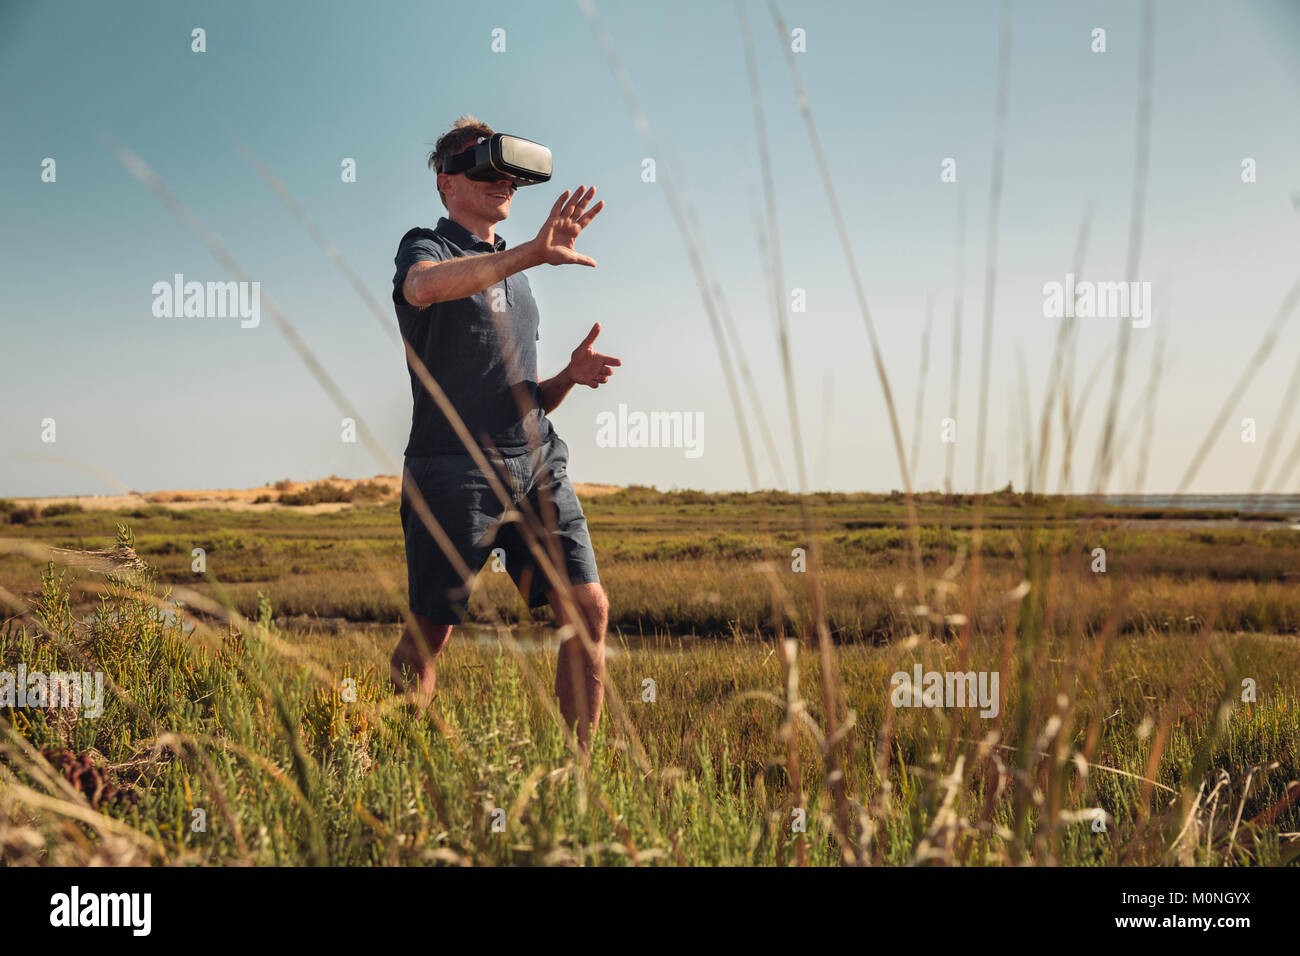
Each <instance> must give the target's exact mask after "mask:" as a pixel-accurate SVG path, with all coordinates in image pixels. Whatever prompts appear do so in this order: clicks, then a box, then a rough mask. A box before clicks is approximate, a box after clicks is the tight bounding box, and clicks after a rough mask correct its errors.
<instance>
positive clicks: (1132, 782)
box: [0, 488, 1300, 865]
mask: <svg viewBox="0 0 1300 956" xmlns="http://www.w3.org/2000/svg"><path fill="white" fill-rule="evenodd" d="M584 508H585V510H586V512H587V514H588V518H589V521H590V525H591V531H592V537H593V539H594V542H595V545H596V550H597V555H598V558H599V560H600V565H601V574H602V579H603V581H604V583H605V586H606V589H607V591H608V593H609V597H610V603H611V616H610V620H611V633H610V636H609V641H608V643H609V647H610V658H609V668H610V671H609V684H610V686H611V694H610V696H611V697H612V698H613V699H612V700H611V701H610V703H609V705H608V706H607V711H606V715H605V718H604V719H603V721H602V725H601V732H600V734H599V737H598V740H597V742H596V745H595V746H594V748H593V755H592V758H591V761H590V765H584V764H583V763H582V762H581V761H579V760H577V759H575V754H574V751H573V749H572V746H571V743H570V741H569V740H568V739H567V738H566V735H565V733H564V732H563V730H562V729H561V727H560V726H559V723H558V720H557V716H556V712H555V706H554V698H553V695H552V694H551V689H550V688H551V682H552V680H553V676H554V662H555V638H554V634H553V632H552V630H551V625H552V623H553V622H552V621H551V620H550V616H549V611H545V612H540V613H539V612H533V614H531V615H530V613H529V612H528V610H527V609H526V608H524V607H523V605H522V602H521V601H520V599H519V597H518V595H517V594H516V593H515V592H514V590H513V588H512V587H511V585H510V582H509V580H508V577H507V576H506V575H504V574H494V573H492V572H491V571H490V570H487V569H485V570H484V572H483V573H482V574H481V575H480V579H479V584H478V587H477V588H476V591H475V596H474V603H473V611H474V615H473V616H474V620H475V622H476V623H475V626H474V627H473V628H469V629H466V630H464V631H462V632H458V633H457V635H456V636H454V637H453V640H452V644H451V646H450V648H449V650H448V651H447V652H446V653H445V654H444V655H443V657H442V659H441V661H440V672H439V680H440V683H439V692H438V695H437V697H436V698H435V702H434V705H433V707H432V708H431V710H430V711H429V712H428V713H426V714H423V715H420V714H416V713H414V712H413V711H412V710H411V709H410V707H409V705H406V704H403V703H402V702H400V701H398V700H397V699H396V698H394V697H393V695H392V693H391V685H390V684H389V683H388V678H387V657H388V653H389V652H390V650H391V647H392V645H393V643H394V641H395V640H396V637H397V634H398V632H399V630H400V626H401V625H400V620H401V615H402V613H403V603H404V598H405V581H406V578H405V563H404V560H403V552H402V539H401V530H400V527H399V524H398V518H397V507H396V505H395V504H393V503H374V504H357V505H352V506H349V507H345V508H343V509H342V510H338V511H334V512H330V513H312V514H303V513H300V512H298V511H296V510H295V509H294V508H275V509H271V510H264V511H241V512H227V511H216V510H202V509H194V510H183V509H177V508H166V507H161V506H149V507H144V508H141V509H135V510H131V511H65V512H64V513H61V514H60V513H58V511H59V509H57V508H56V509H52V510H53V511H54V513H48V512H47V513H46V514H38V515H34V516H33V515H28V516H25V517H24V519H23V523H21V524H11V525H10V526H9V527H8V528H7V529H0V530H4V531H6V534H5V535H4V537H5V538H6V543H7V545H8V546H7V547H6V548H4V549H0V585H3V588H4V589H5V594H4V595H0V596H3V597H4V598H5V600H6V602H7V603H8V604H10V605H13V607H11V608H10V610H9V611H8V612H7V614H8V619H7V621H6V622H5V623H4V625H3V626H2V627H0V669H5V670H11V671H12V670H15V669H16V668H17V667H18V666H19V665H20V664H22V665H24V666H25V667H26V669H27V670H28V671H29V672H35V671H40V672H46V673H48V672H53V671H68V670H83V671H86V670H102V671H103V672H104V674H105V685H106V690H105V696H104V702H105V705H104V712H103V714H102V716H99V717H96V718H93V719H91V718H88V717H85V716H80V715H78V714H77V713H76V712H74V711H68V710H58V709H54V708H42V707H40V706H31V705H30V704H29V706H26V707H21V706H10V707H5V706H2V705H0V727H2V728H3V734H4V736H3V739H2V740H0V807H2V808H3V812H2V813H0V855H2V856H3V859H5V860H6V861H9V862H23V863H42V864H58V863H62V864H81V863H85V862H90V861H99V862H109V863H125V862H141V863H203V864H231V863H258V864H272V863H280V864H298V863H302V864H306V863H312V862H329V863H335V864H429V863H447V864H457V863H470V864H517V863H529V864H628V863H635V862H640V863H667V864H800V863H808V864H814V865H816V864H839V863H843V862H865V863H878V864H892V865H901V864H906V863H918V862H919V863H939V864H965V865H989V864H1012V863H1037V864H1067V865H1098V864H1118V863H1126V864H1155V863H1183V864H1199V865H1248V864H1267V865H1271V864H1278V863H1285V862H1290V861H1293V860H1295V859H1296V858H1297V856H1298V855H1300V851H1298V848H1300V806H1298V801H1300V784H1298V783H1296V781H1297V779H1298V778H1300V676H1298V675H1300V587H1297V580H1298V572H1300V531H1296V530H1294V529H1293V528H1291V527H1289V526H1288V524H1287V523H1286V522H1281V521H1276V520H1268V519H1267V518H1266V517H1265V516H1249V517H1250V518H1251V520H1243V516H1240V515H1232V514H1221V513H1201V514H1197V513H1189V512H1181V511H1178V512H1174V511H1171V512H1167V513H1160V512H1154V511H1142V510H1135V509H1124V508H1116V507H1108V506H1103V505H1097V504H1094V503H1091V502H1088V501H1084V500H1073V499H1072V500H1068V501H1067V500H1063V499H1055V498H1042V497H1040V498H1030V497H1027V496H1021V495H1014V494H1010V493H1006V494H1002V495H996V496H992V497H990V498H986V500H985V503H984V507H983V508H982V510H981V511H980V512H979V513H978V515H977V513H976V511H975V510H974V509H973V507H972V503H971V502H970V501H969V500H968V499H965V498H960V497H959V498H957V499H955V500H952V501H947V502H945V501H944V500H943V499H942V498H941V497H939V496H921V497H920V498H918V500H917V513H918V521H917V530H916V535H915V537H913V532H911V531H910V530H909V527H908V523H907V520H906V512H905V505H904V502H903V500H902V496H901V495H821V496H816V497H815V498H814V499H813V501H812V508H811V513H812V518H813V521H814V522H815V527H816V533H815V535H813V536H811V537H810V536H809V535H808V534H807V533H806V532H805V530H804V525H803V518H802V514H801V508H800V504H799V499H798V498H797V497H795V496H790V495H784V494H778V493H761V494H752V495H743V494H733V495H726V494H724V495H707V494H702V493H696V492H670V493H661V492H656V491H654V490H652V489H644V488H629V489H624V490H622V491H619V492H617V493H614V494H608V495H602V496H600V497H595V498H590V499H588V500H586V501H584ZM977 523H978V526H979V530H978V535H977V531H976V525H977ZM119 525H122V526H127V527H129V531H124V532H119V528H118V526H119ZM977 536H978V541H979V560H978V562H976V561H975V560H974V552H973V547H974V543H975V541H976V538H977ZM115 539H117V543H118V544H120V545H122V546H124V547H126V546H129V547H131V548H133V552H134V554H136V555H138V557H139V559H140V560H141V561H142V562H143V563H144V564H145V565H146V566H147V568H148V569H147V570H145V571H143V572H128V571H125V570H121V569H119V571H118V572H117V573H113V574H109V575H105V574H103V573H100V572H98V571H94V570H89V569H86V568H82V569H80V570H77V569H63V568H54V567H51V566H48V564H47V563H46V562H45V561H42V560H39V558H40V555H39V554H37V552H35V551H34V550H33V549H32V547H31V546H32V545H40V546H46V547H50V548H58V549H69V550H70V551H73V552H76V551H83V552H84V551H105V550H107V549H110V548H112V547H113V546H114V544H115ZM15 542H19V544H15ZM811 543H815V548H814V547H811V546H810V544H811ZM19 547H22V548H24V549H25V550H24V551H20V550H18V548H19ZM195 548H202V549H203V551H204V556H205V560H206V572H205V573H203V574H199V573H196V572H195V571H193V570H192V561H193V560H194V558H193V550H194V549H195ZM796 549H804V550H805V551H807V552H809V553H810V554H811V553H814V552H816V553H819V554H820V564H819V565H817V566H814V567H813V568H812V569H811V572H801V571H798V570H796V569H795V567H796V566H797V553H796ZM1097 549H1104V560H1105V571H1104V572H1103V571H1101V570H1099V566H1098V560H1099V557H1098V555H1099V552H1098V551H1097ZM123 553H126V552H119V553H118V556H119V557H120V556H121V555H122V554H123ZM918 555H919V558H920V560H919V562H918V561H917V557H918ZM73 563H75V562H73ZM83 563H84V562H83ZM977 564H978V568H976V565H977ZM814 581H815V582H816V583H817V584H818V585H819V587H820V589H821V591H820V593H821V594H822V595H823V604H824V616H825V622H826V631H825V634H826V637H827V638H828V640H826V642H825V643H824V644H823V643H821V642H819V640H818V635H817V628H816V627H815V620H816V615H815V613H814V605H813V603H812V602H811V601H810V594H812V593H814V591H813V589H812V588H810V584H812V583H813V582H814ZM189 592H193V595H192V597H190V598H184V597H182V599H181V601H180V603H179V605H178V604H177V602H176V601H175V598H176V597H177V596H179V595H186V594H189ZM169 593H170V597H167V595H168V594H169ZM204 597H206V598H209V599H211V600H212V601H215V602H218V603H219V604H225V605H227V606H228V607H229V608H231V609H233V610H234V611H236V612H238V614H237V615H234V616H231V615H229V614H226V613H199V612H198V610H197V607H198V605H199V604H201V603H203V602H202V598H204ZM204 606H205V607H208V605H206V604H204ZM917 665H919V666H920V668H921V670H922V672H928V671H938V672H961V673H966V672H977V673H978V672H983V673H994V672H996V673H997V675H998V677H999V689H1000V697H999V698H998V699H997V706H996V711H997V712H996V714H991V715H985V716H981V713H980V710H979V709H977V708H971V707H961V706H956V707H953V706H942V705H941V706H905V705H904V706H900V701H899V698H898V696H897V694H896V693H895V690H894V688H895V686H896V683H897V682H896V681H895V679H894V678H893V675H895V674H897V673H899V672H902V673H905V674H908V675H911V674H912V673H913V672H914V668H915V667H916V666H917ZM903 703H904V704H906V699H904V701H903Z"/></svg>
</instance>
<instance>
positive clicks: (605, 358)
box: [595, 352, 623, 365]
mask: <svg viewBox="0 0 1300 956" xmlns="http://www.w3.org/2000/svg"><path fill="white" fill-rule="evenodd" d="M595 358H596V359H598V360H599V361H600V363H601V364H602V365H622V364H623V363H622V362H621V361H620V360H618V359H616V358H614V356H612V355H601V354H600V353H599V352H597V353H596V355H595Z"/></svg>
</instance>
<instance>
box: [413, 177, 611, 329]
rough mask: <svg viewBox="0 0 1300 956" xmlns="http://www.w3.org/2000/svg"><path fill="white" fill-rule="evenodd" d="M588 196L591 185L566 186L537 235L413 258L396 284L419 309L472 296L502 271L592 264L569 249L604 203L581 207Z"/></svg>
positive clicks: (501, 275) (495, 280)
mask: <svg viewBox="0 0 1300 956" xmlns="http://www.w3.org/2000/svg"><path fill="white" fill-rule="evenodd" d="M594 195H596V187H595V186H592V187H591V188H590V189H588V188H587V187H585V186H579V187H578V188H577V190H576V191H574V192H573V193H570V192H569V190H567V189H566V190H565V191H564V192H563V193H561V194H560V198H559V199H557V200H555V205H554V206H552V207H551V212H550V214H549V215H548V216H547V217H546V221H545V222H543V223H542V228H541V229H539V230H538V231H537V235H536V236H535V237H534V238H532V239H530V240H528V241H527V242H525V243H521V244H520V245H518V246H515V247H514V248H513V249H506V250H505V251H504V252H487V253H483V254H481V255H475V256H461V257H459V258H456V259H448V260H446V261H443V262H417V263H416V264H415V265H413V266H411V268H410V269H408V270H407V272H406V280H405V281H404V282H403V283H402V295H403V297H405V299H406V301H407V302H409V303H410V304H411V305H412V306H413V307H414V308H417V309H423V308H425V307H426V306H430V305H433V304H434V303H435V302H450V301H451V300H452V299H463V298H465V297H467V296H471V295H477V294H478V293H480V292H482V291H483V290H484V289H487V288H490V287H491V286H494V285H496V284H497V283H498V282H501V281H502V280H504V279H505V278H506V276H512V275H514V274H515V273H516V272H523V271H524V270H525V269H531V268H532V267H533V266H539V265H541V264H542V263H546V264H547V265H552V266H562V265H569V264H576V265H581V266H592V267H594V266H595V265H596V260H595V259H593V258H591V256H584V255H582V254H581V253H580V252H578V251H577V250H576V249H575V248H574V243H575V242H576V241H577V239H578V234H579V233H581V232H582V230H583V229H585V228H587V226H588V225H589V224H590V223H591V220H593V219H595V218H596V216H597V215H598V214H599V213H600V211H601V210H602V209H603V208H605V201H604V200H603V199H602V200H601V201H600V202H598V203H596V205H594V206H592V207H591V209H589V210H588V209H587V204H588V203H589V202H591V198H592V197H593V196H594Z"/></svg>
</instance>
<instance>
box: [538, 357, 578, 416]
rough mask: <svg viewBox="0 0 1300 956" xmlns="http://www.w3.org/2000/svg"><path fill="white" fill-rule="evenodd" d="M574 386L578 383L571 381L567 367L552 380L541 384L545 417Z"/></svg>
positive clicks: (549, 379)
mask: <svg viewBox="0 0 1300 956" xmlns="http://www.w3.org/2000/svg"><path fill="white" fill-rule="evenodd" d="M576 384H578V383H577V382H575V381H574V380H573V377H572V376H571V375H570V374H569V370H568V368H567V367H566V368H565V369H564V371H562V372H560V374H559V375H556V376H555V377H554V378H548V379H547V380H546V381H544V382H541V383H540V385H541V389H542V411H543V412H544V413H545V414H547V415H549V414H551V412H553V411H555V410H556V409H557V408H558V407H559V406H560V402H562V401H564V398H565V396H566V395H568V394H569V392H570V391H572V390H573V386H574V385H576Z"/></svg>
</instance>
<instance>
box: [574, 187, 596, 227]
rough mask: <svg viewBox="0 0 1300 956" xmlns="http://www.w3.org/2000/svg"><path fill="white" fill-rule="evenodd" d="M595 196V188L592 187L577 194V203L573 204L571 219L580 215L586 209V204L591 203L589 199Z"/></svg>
mask: <svg viewBox="0 0 1300 956" xmlns="http://www.w3.org/2000/svg"><path fill="white" fill-rule="evenodd" d="M594 195H596V187H595V186H592V187H591V188H589V189H588V190H587V191H586V192H585V193H581V192H580V193H579V194H578V196H577V197H576V198H577V202H575V203H574V204H573V217H574V218H575V219H577V218H579V217H580V216H581V215H582V211H583V210H584V209H586V208H587V203H589V202H591V197H592V196H594Z"/></svg>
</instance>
